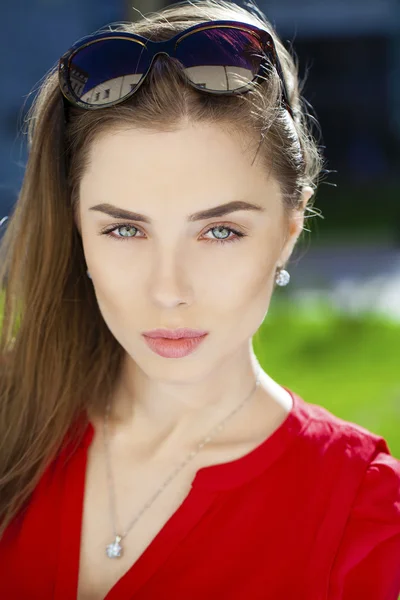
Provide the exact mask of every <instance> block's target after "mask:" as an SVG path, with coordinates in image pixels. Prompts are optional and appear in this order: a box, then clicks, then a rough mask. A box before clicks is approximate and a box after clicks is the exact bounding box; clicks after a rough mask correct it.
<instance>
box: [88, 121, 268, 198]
mask: <svg viewBox="0 0 400 600" xmlns="http://www.w3.org/2000/svg"><path fill="white" fill-rule="evenodd" d="M254 149H255V145H254V144H252V143H251V139H250V138H249V139H244V138H243V136H242V137H240V135H238V134H234V133H231V132H227V131H225V130H224V129H222V128H221V127H218V126H215V125H212V124H204V123H202V124H188V125H185V126H181V127H179V129H176V130H173V131H149V130H139V129H133V128H130V129H125V130H113V131H108V132H104V133H102V134H101V135H99V136H98V137H97V138H95V139H94V141H93V143H92V144H91V147H90V149H89V153H88V163H87V165H86V169H85V171H84V174H83V177H82V180H81V187H80V196H81V201H83V202H84V201H85V199H86V198H90V200H93V199H96V200H97V199H99V198H100V199H101V200H102V201H104V202H106V201H107V202H109V201H111V200H110V194H112V197H113V199H114V200H115V197H118V201H119V204H120V203H121V201H122V200H123V199H126V200H127V201H129V198H130V199H132V198H135V201H136V200H137V198H138V196H139V197H140V200H141V201H143V202H151V201H152V199H154V200H156V199H164V200H171V201H173V202H174V203H176V202H178V200H182V202H183V203H184V204H185V206H186V207H187V205H188V204H193V205H194V206H196V207H197V208H202V207H204V208H205V207H207V206H208V205H210V206H214V204H217V203H222V202H229V201H232V200H234V199H238V198H242V197H245V196H247V197H248V196H252V195H253V196H254V195H257V196H258V199H259V203H260V204H261V203H262V201H263V199H264V201H265V202H268V200H269V201H270V202H271V201H274V200H275V201H279V199H280V188H279V185H278V182H277V181H276V179H275V178H274V177H273V176H272V175H271V174H270V173H269V172H268V171H267V169H266V168H265V166H262V165H261V164H260V162H257V161H255V162H254V164H252V162H253V157H254V151H255V150H254ZM106 196H107V197H106ZM215 200H217V202H214V201H215ZM114 203H115V202H114Z"/></svg>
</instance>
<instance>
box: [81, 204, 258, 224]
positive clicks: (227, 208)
mask: <svg viewBox="0 0 400 600" xmlns="http://www.w3.org/2000/svg"><path fill="white" fill-rule="evenodd" d="M89 210H95V211H99V212H102V213H105V214H106V215H109V216H110V217H113V218H114V219H129V220H132V221H142V222H143V223H149V224H150V223H151V219H150V218H149V217H146V216H145V215H141V214H139V213H136V212H131V211H130V210H126V209H124V208H118V207H117V206H113V205H112V204H107V203H105V204H96V206H91V207H90V208H89ZM238 210H256V211H264V210H265V208H264V207H262V206H260V205H259V204H252V203H250V202H244V201H243V200H235V201H233V202H228V203H227V204H220V205H219V206H214V208H208V209H207V210H201V211H200V212H196V213H194V214H192V215H187V217H186V220H187V221H188V222H190V223H192V222H194V221H205V220H206V219H213V218H215V217H223V216H224V215H227V214H229V213H232V212H235V211H238Z"/></svg>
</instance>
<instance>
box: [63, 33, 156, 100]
mask: <svg viewBox="0 0 400 600" xmlns="http://www.w3.org/2000/svg"><path fill="white" fill-rule="evenodd" d="M148 66H149V57H148V51H147V49H146V47H145V46H143V45H142V44H141V43H139V42H135V41H130V40H126V39H117V38H108V39H106V40H100V41H97V42H94V43H92V44H90V45H89V46H86V47H85V48H82V49H81V50H79V51H78V52H77V53H76V54H75V55H74V56H73V57H72V61H71V63H70V68H69V81H70V85H71V87H72V89H73V91H74V93H75V95H76V96H77V98H79V99H80V100H81V101H82V102H87V103H88V104H98V105H102V106H103V105H107V104H110V103H112V102H115V100H118V99H120V98H124V97H125V96H127V95H128V94H129V93H130V92H131V91H132V90H133V89H134V88H135V87H136V86H137V84H138V83H139V82H140V80H141V79H142V78H143V76H144V74H145V73H146V71H147V69H148Z"/></svg>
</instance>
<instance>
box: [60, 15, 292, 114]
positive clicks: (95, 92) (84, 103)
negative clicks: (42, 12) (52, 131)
mask: <svg viewBox="0 0 400 600" xmlns="http://www.w3.org/2000/svg"><path fill="white" fill-rule="evenodd" d="M160 54H164V55H167V56H169V57H171V58H173V59H175V60H177V61H178V62H179V63H180V65H181V66H182V68H183V72H184V74H185V76H186V78H187V80H188V82H189V84H190V85H191V86H193V87H194V88H196V89H197V90H199V91H201V92H205V93H207V94H216V95H225V94H227V95H235V94H241V93H244V92H247V91H249V90H250V89H251V88H252V87H253V85H254V83H256V82H258V81H261V80H265V78H266V75H267V74H268V73H269V72H270V68H271V64H272V65H273V66H275V68H276V70H277V72H278V75H279V77H280V79H281V82H282V103H283V105H284V107H285V108H286V109H287V110H288V111H289V113H290V115H291V116H292V118H293V111H292V109H291V106H290V104H289V99H288V92H287V87H286V83H285V79H284V77H283V72H282V68H281V64H280V61H279V58H278V55H277V52H276V48H275V44H274V41H273V38H272V36H271V35H270V34H269V33H268V32H267V31H265V30H263V29H260V28H258V27H256V26H255V25H249V24H247V23H240V22H238V21H210V22H206V23H200V24H198V25H194V26H193V27H190V28H189V29H186V30H185V31H181V32H180V33H178V34H177V35H175V36H174V37H172V38H170V39H168V40H166V41H159V42H155V41H152V40H150V39H148V38H146V37H143V36H141V35H137V34H134V33H129V32H120V31H118V32H116V31H105V32H103V33H97V34H95V35H91V36H88V37H86V38H84V39H83V40H81V41H79V42H77V43H76V44H74V46H72V47H71V48H70V49H69V50H68V51H67V52H66V53H65V54H64V55H63V56H62V57H61V58H60V60H59V66H58V74H59V83H60V88H61V92H62V94H63V98H64V99H66V100H67V101H69V102H70V103H71V104H73V105H75V106H79V107H81V108H83V109H87V110H96V109H98V108H104V107H107V106H114V105H116V104H119V103H120V102H123V101H125V100H126V99H127V98H129V97H130V96H132V95H133V94H134V93H135V92H136V91H137V90H138V89H139V87H140V86H141V85H142V83H143V81H144V80H145V79H146V76H147V74H148V73H149V71H150V69H151V67H152V65H153V63H154V60H155V58H156V57H157V56H158V55H160ZM64 106H65V102H64Z"/></svg>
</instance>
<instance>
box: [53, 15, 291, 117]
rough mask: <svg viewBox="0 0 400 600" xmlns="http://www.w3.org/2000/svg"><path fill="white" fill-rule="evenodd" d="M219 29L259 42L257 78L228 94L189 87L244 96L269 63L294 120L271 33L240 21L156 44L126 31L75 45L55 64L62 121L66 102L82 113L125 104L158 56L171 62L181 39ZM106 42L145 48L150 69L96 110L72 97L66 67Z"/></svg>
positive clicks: (198, 26) (193, 30)
mask: <svg viewBox="0 0 400 600" xmlns="http://www.w3.org/2000/svg"><path fill="white" fill-rule="evenodd" d="M222 28H228V29H239V30H242V31H243V30H244V31H246V32H248V33H251V34H252V35H253V36H255V37H256V38H257V39H258V40H259V41H260V42H261V45H262V48H263V51H264V56H263V57H262V59H261V62H260V67H259V69H258V71H257V73H256V75H255V76H254V78H253V80H252V81H251V82H249V84H246V86H243V87H241V88H238V89H237V90H227V91H216V90H207V89H205V88H203V87H200V86H198V85H196V84H195V83H193V82H192V81H191V79H190V78H189V77H187V76H186V78H187V81H188V83H189V84H190V85H191V86H192V87H194V88H195V89H197V90H198V91H200V92H204V93H207V94H214V95H218V96H222V95H229V96H232V95H236V94H243V93H245V92H248V91H249V90H250V89H251V86H252V84H253V83H256V82H258V81H261V80H265V77H264V76H263V73H264V69H265V67H266V66H268V65H269V63H270V62H272V64H273V65H274V66H275V68H276V70H277V72H278V75H279V77H280V80H281V82H282V102H283V105H284V107H285V108H286V109H287V110H288V112H289V113H290V115H291V117H292V118H294V116H293V110H292V108H291V106H290V102H289V95H288V90H287V86H286V82H285V78H284V75H283V71H282V66H281V63H280V61H279V58H278V54H277V51H276V47H275V43H274V40H273V38H272V36H271V35H270V33H268V31H265V30H264V29H260V28H259V27H257V26H256V25H252V24H248V23H242V22H239V21H228V20H223V21H207V22H204V23H198V24H196V25H193V26H192V27H189V28H188V29H185V30H184V31H181V32H179V33H177V34H176V35H174V36H173V37H172V38H170V39H168V40H162V41H156V42H155V41H152V40H150V39H148V38H146V37H143V36H141V35H138V34H136V33H130V32H128V31H109V30H108V31H104V32H101V33H97V34H94V35H89V36H86V37H85V38H83V39H81V40H80V41H78V42H76V43H75V44H74V45H73V46H71V48H70V49H69V50H68V51H67V52H65V54H63V55H62V56H61V58H60V59H59V61H58V77H59V84H60V89H61V92H62V95H63V99H64V114H65V119H66V120H67V106H66V104H65V100H67V101H68V102H70V103H71V104H73V105H75V106H78V107H80V108H83V109H85V110H98V109H101V108H109V107H112V106H115V105H117V104H120V103H121V102H125V100H128V98H130V97H131V96H133V94H134V93H135V92H137V90H138V89H139V88H140V86H141V85H142V83H143V82H144V81H145V79H146V78H147V75H148V74H149V72H150V70H151V68H152V67H153V64H154V61H155V59H156V58H157V56H159V55H160V54H164V55H167V56H169V57H170V58H175V49H176V46H177V44H178V43H179V42H180V41H181V40H183V39H184V38H186V37H188V36H189V35H191V34H193V33H196V32H198V31H203V30H206V29H222ZM107 39H126V40H131V41H134V42H135V43H137V42H139V43H140V44H142V45H143V46H146V48H147V50H148V51H149V56H150V62H149V67H148V69H147V71H146V72H145V73H144V75H143V77H142V79H141V80H140V81H139V83H138V84H137V85H136V87H135V88H134V89H133V90H132V91H131V92H129V94H127V95H126V96H124V97H123V98H118V99H117V100H115V101H113V102H110V103H108V104H106V105H98V106H95V105H89V104H87V103H86V102H82V101H80V100H79V99H78V98H77V97H76V96H75V94H74V92H73V90H72V88H71V86H70V83H69V77H68V72H69V67H70V64H71V61H72V59H73V57H74V56H75V54H77V53H78V52H79V51H80V50H82V49H83V48H86V47H87V46H90V45H91V44H94V43H96V42H98V41H103V40H107Z"/></svg>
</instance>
